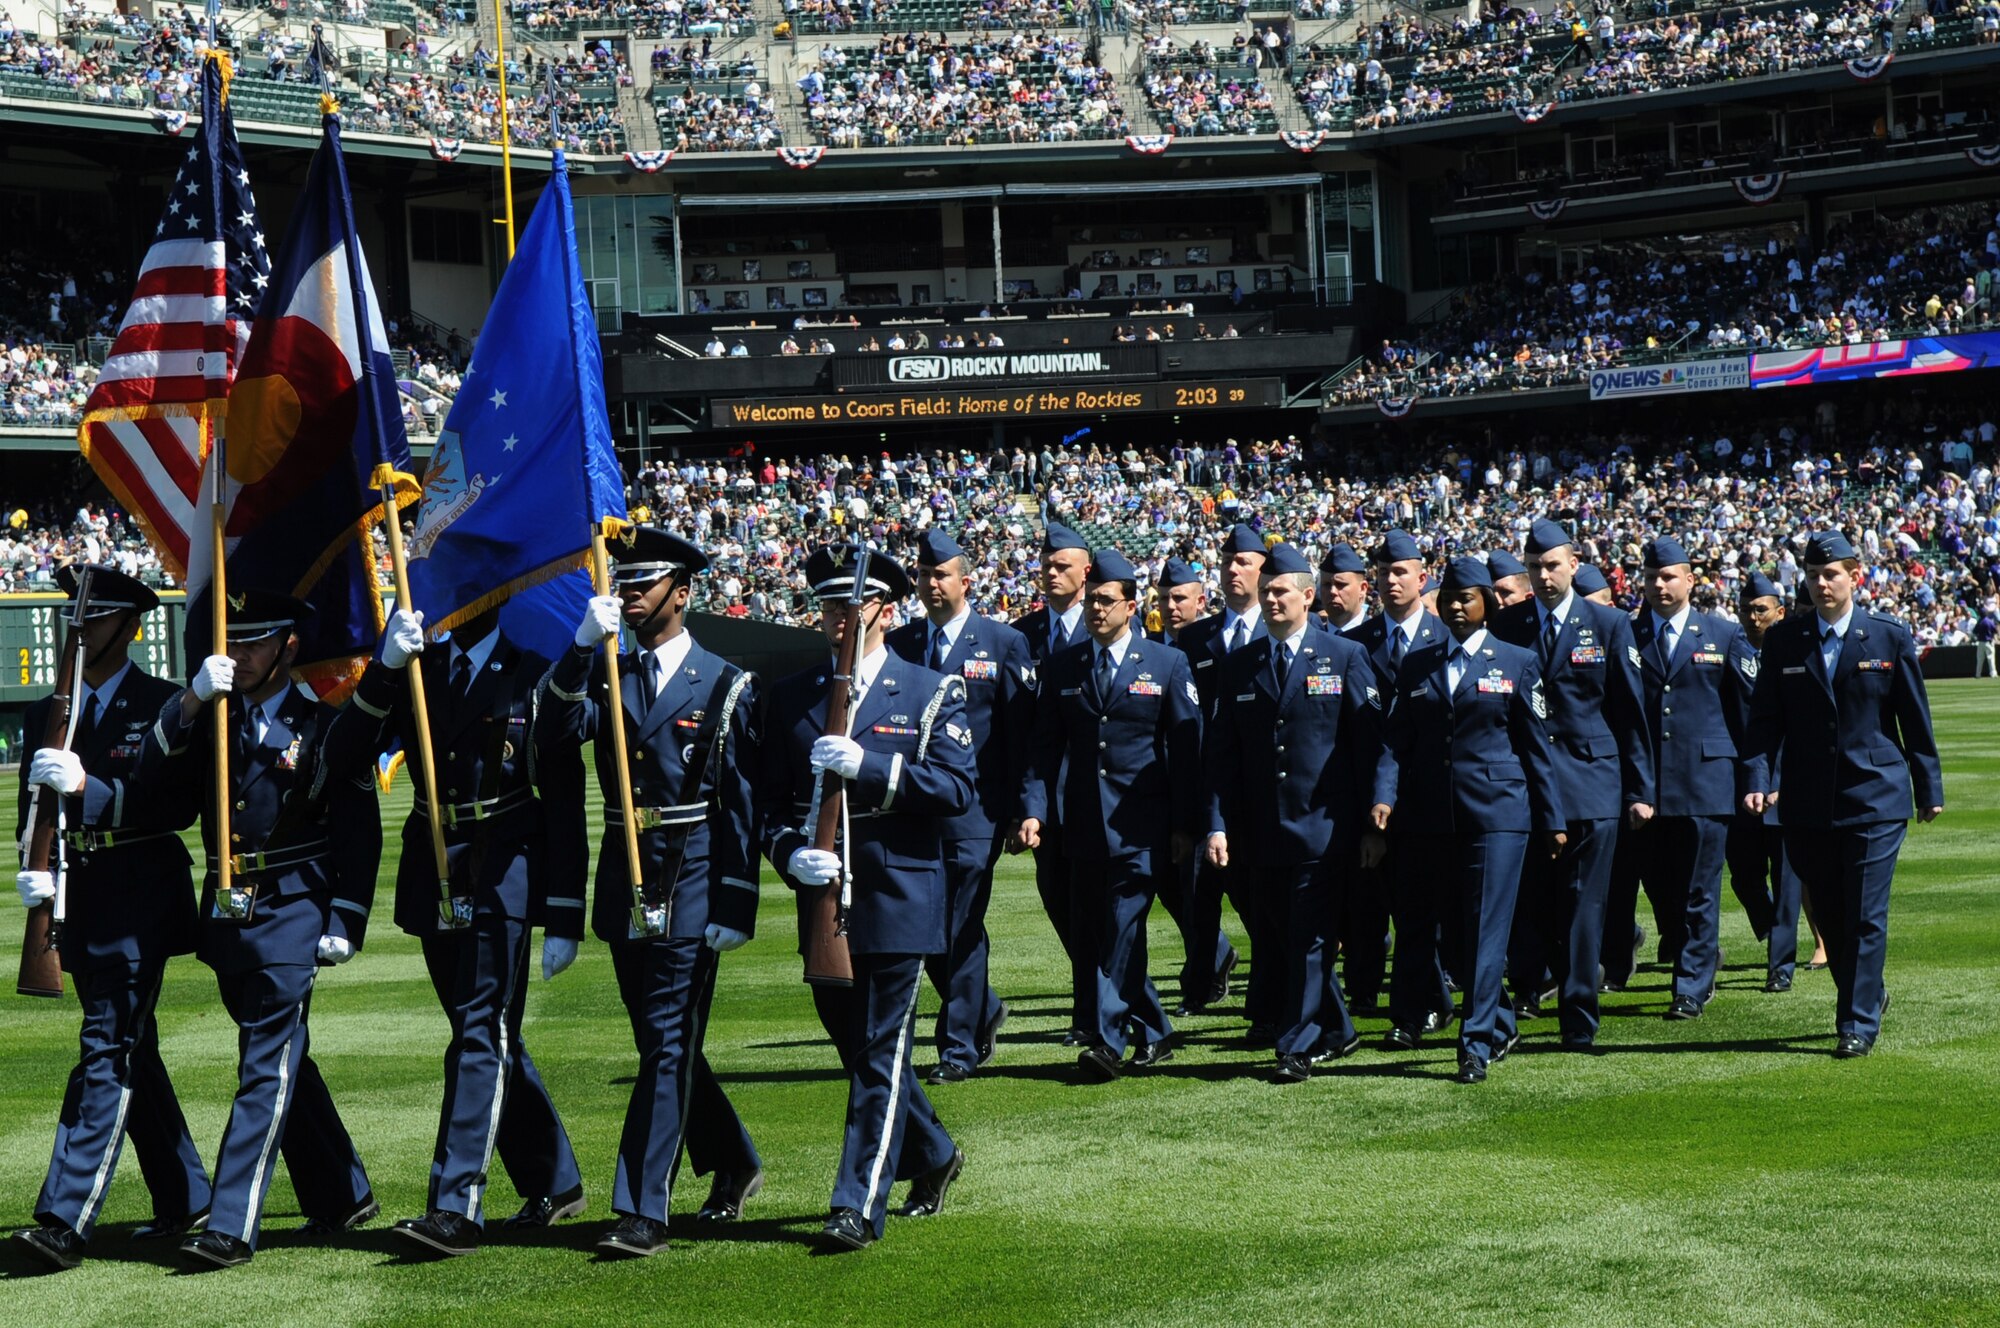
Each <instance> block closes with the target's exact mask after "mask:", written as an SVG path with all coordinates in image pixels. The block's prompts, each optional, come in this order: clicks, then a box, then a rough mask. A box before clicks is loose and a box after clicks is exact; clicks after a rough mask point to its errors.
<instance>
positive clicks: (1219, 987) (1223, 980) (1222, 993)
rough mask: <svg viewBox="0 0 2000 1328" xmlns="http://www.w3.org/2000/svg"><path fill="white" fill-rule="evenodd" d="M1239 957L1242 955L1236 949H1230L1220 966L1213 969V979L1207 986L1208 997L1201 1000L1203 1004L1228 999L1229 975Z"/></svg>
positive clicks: (1220, 1002) (1211, 1003) (1217, 1002)
mask: <svg viewBox="0 0 2000 1328" xmlns="http://www.w3.org/2000/svg"><path fill="white" fill-rule="evenodd" d="M1241 958H1242V956H1240V955H1238V954H1237V953H1236V951H1234V950H1231V951H1230V952H1229V957H1228V958H1226V959H1224V960H1223V961H1222V967H1221V968H1219V969H1217V970H1216V971H1215V981H1214V982H1211V983H1210V984H1209V986H1208V999H1206V1000H1204V1001H1203V1002H1202V1004H1203V1005H1204V1006H1209V1005H1220V1004H1222V1003H1223V1002H1224V1001H1226V1000H1228V999H1229V975H1230V974H1231V973H1234V972H1235V971H1236V965H1237V963H1238V962H1239V961H1240V959H1241Z"/></svg>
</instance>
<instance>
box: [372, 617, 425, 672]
mask: <svg viewBox="0 0 2000 1328" xmlns="http://www.w3.org/2000/svg"><path fill="white" fill-rule="evenodd" d="M382 637H383V640H382V662H383V663H384V664H387V665H388V666H389V667H390V668H392V669H402V668H408V667H409V664H410V661H411V660H412V659H414V658H415V657H416V656H418V655H421V654H423V653H424V614H423V610H422V609H419V610H417V611H416V612H415V613H410V612H407V611H406V610H403V609H397V610H396V611H395V612H394V613H392V614H390V615H389V626H388V630H387V631H385V632H383V634H382Z"/></svg>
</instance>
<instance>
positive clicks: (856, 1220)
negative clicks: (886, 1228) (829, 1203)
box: [819, 1208, 875, 1254]
mask: <svg viewBox="0 0 2000 1328" xmlns="http://www.w3.org/2000/svg"><path fill="white" fill-rule="evenodd" d="M819 1238H820V1243H821V1244H822V1245H823V1246H824V1247H825V1248H827V1249H829V1250H832V1251H833V1252H834V1253H836V1254H838V1253H840V1252H841V1251H843V1250H865V1249H867V1248H868V1247H869V1246H870V1245H873V1244H874V1243H875V1230H874V1228H873V1227H870V1226H869V1225H868V1223H867V1222H865V1221H863V1220H862V1217H861V1214H859V1213H857V1212H855V1211H854V1210H853V1209H852V1208H836V1209H834V1210H833V1215H832V1216H830V1217H828V1218H827V1219H826V1225H825V1226H823V1227H821V1228H820V1229H819Z"/></svg>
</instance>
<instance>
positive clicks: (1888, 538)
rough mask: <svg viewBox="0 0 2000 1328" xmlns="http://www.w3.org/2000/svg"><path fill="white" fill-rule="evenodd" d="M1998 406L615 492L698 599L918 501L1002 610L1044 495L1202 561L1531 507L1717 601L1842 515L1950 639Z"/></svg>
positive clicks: (743, 462)
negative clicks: (694, 586)
mask: <svg viewBox="0 0 2000 1328" xmlns="http://www.w3.org/2000/svg"><path fill="white" fill-rule="evenodd" d="M1703 420H1705V421H1706V423H1705V427H1704V425H1703ZM1996 420H2000V415H1996V413H1995V412H1994V411H1992V410H1990V409H1987V408H1985V407H1984V406H1982V405H1978V404H1976V403H1974V404H1966V403H1960V404H1956V405H1948V406H1933V407H1924V406H1919V405H1916V404H1914V403H1906V404H1893V403H1891V404H1885V405H1884V407H1883V410H1882V413H1881V415H1880V416H1879V417H1877V418H1875V419H1874V420H1872V421H1869V422H1867V423H1862V422H1859V421H1848V420H1844V419H1842V418H1841V416H1840V414H1839V413H1838V412H1837V411H1836V410H1834V409H1833V408H1832V407H1831V406H1830V405H1822V406H1821V407H1820V409H1819V410H1818V411H1816V412H1814V413H1813V414H1811V415H1810V416H1793V415H1790V414H1787V413H1786V412H1785V411H1783V410H1776V409H1773V410H1768V411H1761V412H1755V413H1751V412H1746V411H1743V410H1733V411H1729V412H1725V413H1724V415H1723V417H1722V418H1718V416H1717V415H1714V414H1711V415H1708V416H1706V417H1699V416H1697V417H1694V418H1692V419H1691V420H1689V421H1675V422H1674V424H1673V425H1672V426H1664V425H1662V426H1658V427H1652V428H1648V429H1645V430H1643V431H1641V430H1639V429H1610V428H1607V429H1605V430H1603V431H1601V432H1600V431H1596V430H1591V431H1585V432H1581V433H1578V432H1574V431H1562V432H1557V431H1556V430H1555V429H1554V428H1553V427H1551V429H1550V431H1549V432H1547V433H1536V434H1533V435H1530V436H1527V437H1520V438H1518V441H1516V442H1503V441H1501V440H1500V439H1499V438H1497V437H1495V436H1492V435H1491V434H1488V435H1485V436H1480V435H1478V434H1477V433H1476V432H1475V431H1459V432H1455V433H1440V434H1439V435H1437V436H1436V437H1434V438H1433V439H1432V440H1430V441H1429V442H1428V443H1427V444H1426V445H1424V446H1422V447H1414V448H1413V447H1410V446H1407V445H1403V444H1402V443H1401V442H1400V441H1399V439H1398V438H1396V437H1389V436H1384V437H1382V438H1381V439H1379V440H1376V443H1377V444H1379V445H1371V444H1366V443H1364V444H1362V445H1360V446H1351V447H1349V448H1347V449H1345V450H1344V451H1342V452H1341V453H1340V454H1338V455H1336V454H1335V452H1334V451H1333V450H1332V449H1331V448H1330V447H1328V446H1327V445H1326V444H1324V443H1319V442H1315V443H1310V444H1308V443H1304V442H1301V440H1299V439H1297V438H1295V437H1292V438H1283V439H1277V438H1274V439H1270V440H1268V441H1259V442H1252V443H1250V444H1248V445H1242V444H1239V443H1238V442H1237V441H1236V440H1234V439H1230V440H1227V441H1225V442H1223V443H1221V444H1220V445H1209V446H1203V445H1201V444H1199V443H1194V442H1190V441H1185V440H1179V439H1177V440H1174V443H1173V445H1171V446H1164V445H1158V444H1156V445H1153V446H1142V445H1140V444H1138V443H1136V442H1134V443H1132V444H1129V445H1126V446H1124V447H1120V448H1116V449H1104V450H1100V449H1098V448H1096V447H1092V446H1090V445H1089V444H1082V445H1080V446H1076V447H1054V446H1049V447H1044V448H1041V449H1039V450H1029V449H1016V450H1014V451H1012V452H1010V453H1008V454H1006V455H980V454H978V453H974V452H961V453H950V452H943V451H931V452H926V453H919V454H917V455H913V456H906V457H893V456H890V455H889V454H887V453H884V454H882V455H880V456H877V457H873V458H870V457H865V456H864V457H861V458H858V459H856V458H850V457H847V456H827V455H821V456H800V457H791V458H778V457H756V456H752V457H747V458H732V459H728V460H689V461H683V462H678V463H670V462H661V463H657V464H653V465H648V466H645V467H642V468H641V469H640V470H639V471H638V472H637V474H636V475H635V476H634V478H633V481H632V484H631V486H630V501H631V504H632V507H633V509H634V511H635V512H636V513H638V514H639V515H640V516H641V517H642V519H647V520H650V521H653V522H655V523H658V524H662V525H666V526H669V527H672V528H675V529H678V530H680V531H681V532H682V533H684V534H685V535H687V536H688V537H689V538H691V539H696V540H698V541H700V542H701V543H702V545H703V547H705V548H708V549H710V550H712V551H713V553H714V554H715V556H716V560H717V561H716V574H715V576H714V577H712V578H711V579H710V580H709V582H708V584H707V586H705V587H703V588H702V592H705V593H706V595H707V597H708V598H707V599H706V601H705V602H704V603H702V604H701V605H700V607H702V608H704V609H706V610H707V611H710V612H716V613H725V614H730V615H733V616H749V617H758V618H768V619H773V620H776V621H779V622H789V623H801V624H803V623H809V622H810V621H812V619H813V613H814V609H813V606H812V604H811V601H810V598H809V596H807V595H806V594H805V593H804V588H803V585H802V583H800V582H799V580H798V569H799V567H800V566H801V563H802V559H803V555H804V553H805V552H806V551H807V550H809V549H810V548H811V547H812V546H813V545H815V544H817V543H821V542H824V541H826V540H827V539H829V538H833V537H834V536H835V535H836V534H839V535H843V536H845V535H851V534H852V533H855V532H858V533H861V534H863V535H865V536H867V537H869V538H871V539H873V540H875V541H877V542H879V543H880V544H881V545H882V547H884V548H886V549H888V550H889V551H890V552H891V553H892V554H893V555H895V556H898V557H901V556H903V555H905V554H907V553H908V552H909V551H910V548H911V547H912V544H913V541H914V540H915V539H916V538H917V536H918V535H919V534H920V533H921V532H922V531H923V530H925V529H927V528H929V527H931V526H933V525H937V526H941V527H943V528H945V529H947V530H949V531H950V532H951V533H952V534H953V536H954V538H956V539H957V540H958V541H959V542H960V543H961V544H963V545H964V546H965V547H966V549H967V551H968V552H969V553H970V554H971V566H972V569H973V570H972V574H973V577H974V595H975V598H977V599H978V600H979V601H980V603H981V604H982V606H983V608H984V609H985V611H987V612H990V613H993V614H995V615H996V616H1000V617H1019V616H1020V615H1021V614H1022V613H1024V612H1025V611H1026V610H1027V609H1028V608H1029V607H1030V605H1031V604H1032V603H1033V602H1034V601H1035V599H1036V598H1037V595H1038V591H1037V588H1036V581H1035V576H1036V567H1037V562H1036V550H1037V547H1038V545H1037V541H1038V539H1039V531H1040V528H1041V522H1042V515H1043V514H1044V513H1046V514H1048V515H1051V516H1055V517H1057V518H1059V519H1062V520H1064V521H1065V522H1067V523H1069V524H1071V525H1073V526H1075V527H1076V528H1077V529H1078V530H1080V531H1082V532H1083V533H1084V535H1085V537H1086V538H1087V539H1088V540H1090V541H1091V542H1092V543H1093V544H1099V543H1102V544H1116V545H1117V546H1118V547H1120V548H1121V549H1123V550H1124V551H1125V552H1126V553H1127V554H1128V555H1129V556H1130V557H1132V558H1133V560H1134V561H1135V562H1139V563H1141V564H1142V575H1150V573H1151V571H1154V570H1157V568H1158V565H1159V564H1160V562H1161V561H1162V560H1163V559H1165V558H1166V557H1168V556H1173V555H1177V556H1181V557H1184V558H1187V559H1188V560H1189V561H1191V562H1192V563H1194V564H1195V565H1196V566H1197V568H1198V569H1200V570H1202V571H1203V572H1204V573H1205V575H1207V576H1209V577H1211V578H1212V577H1213V576H1214V575H1215V572H1216V569H1217V568H1218V567H1219V566H1220V561H1221V560H1220V559H1219V557H1218V554H1217V550H1218V548H1219V546H1220V543H1221V541H1222V540H1223V539H1224V537H1225V536H1226V534H1227V532H1228V530H1229V528H1230V527H1231V526H1232V525H1233V524H1234V523H1235V522H1237V521H1239V520H1247V521H1250V522H1252V523H1253V524H1255V525H1257V526H1258V527H1259V528H1260V529H1262V530H1264V531H1266V532H1267V533H1268V534H1269V535H1270V536H1271V537H1274V538H1275V537H1280V536H1282V537H1283V538H1285V539H1287V540H1290V541H1292V542H1293V543H1295V544H1297V545H1298V546H1299V547H1300V548H1301V549H1302V550H1304V551H1306V553H1307V554H1308V556H1309V557H1311V558H1313V559H1315V560H1317V559H1318V558H1319V557H1320V556H1322V555H1323V554H1324V553H1325V551H1326V550H1327V549H1328V548H1329V547H1330V546H1331V545H1333V544H1334V543H1336V542H1347V543H1350V544H1352V545H1353V546H1355V547H1356V548H1359V549H1363V550H1366V549H1368V548H1370V547H1372V546H1373V545H1374V543H1376V542H1377V541H1378V540H1379V538H1380V537H1381V535H1382V534H1383V533H1384V532H1386V531H1388V530H1389V529H1391V528H1394V527H1398V526H1400V527H1404V528H1407V529H1409V530H1411V531H1412V532H1413V533H1415V534H1416V535H1417V538H1418V540H1419V542H1420V543H1421V545H1422V546H1423V548H1424V551H1425V554H1426V556H1427V557H1428V558H1430V559H1431V560H1432V561H1434V562H1441V561H1442V560H1444V559H1445V558H1448V557H1452V556H1457V555H1459V554H1464V553H1478V554H1484V553H1486V552H1489V551H1491V550H1495V549H1504V550H1508V551H1517V550H1518V549H1519V547H1520V544H1521V540H1522V538H1523V536H1524V534H1525V532H1526V530H1527V529H1528V527H1529V526H1530V525H1532V524H1533V522H1534V520H1535V519H1536V518H1538V517H1541V516H1545V515H1547V516H1553V517H1556V518H1557V519H1560V520H1563V521H1567V522H1572V523H1574V524H1575V526H1576V528H1577V530H1578V532H1579V534H1580V535H1581V536H1582V538H1583V543H1584V549H1583V552H1584V555H1585V557H1586V560H1587V561H1591V562H1594V563H1597V564H1598V565H1599V566H1600V567H1601V568H1602V570H1603V571H1604V572H1605V574H1606V576H1607V578H1608V579H1609V580H1610V581H1611V584H1612V586H1613V588H1614V592H1615V593H1616V595H1617V597H1618V599H1619V602H1620V603H1622V604H1624V605H1625V606H1626V607H1631V606H1633V605H1635V604H1636V603H1637V602H1638V601H1637V583H1636V571H1635V569H1636V568H1637V567H1638V564H1639V557H1640V546H1641V544H1642V543H1643V541H1644V540H1645V539H1646V538H1648V537H1649V536H1650V535H1651V534H1652V533H1655V532H1658V531H1672V532H1674V533H1676V535H1677V536H1678V537H1679V538H1680V539H1681V541H1682V542H1683V543H1684V544H1685V545H1686V546H1687V547H1688V549H1689V550H1690V552H1691V553H1692V555H1693V557H1694V559H1695V562H1696V564H1697V573H1698V577H1699V582H1700V584H1699V588H1698V590H1697V592H1696V602H1697V603H1698V604H1699V606H1700V607H1702V608H1703V609H1704V610H1705V611H1717V612H1721V613H1724V614H1730V613H1732V612H1733V606H1734V605H1735V603H1736V598H1737V597H1736V593H1735V592H1736V589H1737V588H1738V587H1739V586H1740V585H1741V583H1742V579H1743V578H1744V576H1746V575H1747V574H1748V573H1749V572H1750V571H1751V570H1752V569H1756V570H1761V571H1764V572H1765V573H1767V574H1768V575H1770V576H1771V578H1772V579H1773V580H1774V581H1776V582H1777V583H1778V584H1779V585H1780V586H1782V587H1783V588H1784V589H1785V591H1786V593H1787V594H1792V593H1795V592H1796V590H1797V588H1798V585H1799V579H1800V575H1801V573H1800V563H1799V546H1800V544H1801V542H1802V541H1803V540H1804V538H1805V536H1806V534H1807V533H1808V532H1810V531H1811V530H1814V529H1817V528H1820V527H1823V526H1838V527H1840V528H1842V529H1844V530H1846V531H1847V532H1849V534H1850V537H1851V538H1852V539H1853V540H1854V542H1855V544H1856V545H1857V547H1858V548H1860V549H1861V551H1862V554H1863V557H1864V559H1865V560H1866V562H1867V565H1868V582H1867V586H1866V593H1867V595H1868V597H1869V602H1870V603H1871V604H1872V605H1873V607H1876V608H1879V609H1883V610H1885V611H1887V612H1891V613H1894V614H1897V615H1899V616H1901V617H1904V618H1905V619H1907V620H1908V621H1909V622H1910V623H1911V626H1912V628H1913V630H1914V631H1915V632H1916V633H1917V636H1918V639H1919V640H1920V641H1921V642H1922V643H1924V644H1958V643H1963V642H1966V641H1969V640H1973V639H1982V640H1990V639H1991V635H1992V633H1993V631H1994V626H1995V623H1996V622H2000V598H1997V597H1996V596H2000V582H1996V579H1995V578H1996V566H2000V484H1996V478H2000V470H1996V468H1997V467H2000V425H1996V423H1995V421H1996ZM1488 427H1489V428H1490V425H1489V426H1488ZM1683 428H1686V429H1695V428H1701V429H1702V431H1701V432H1699V433H1691V432H1681V430H1682V429H1683ZM1982 633H1984V635H1982Z"/></svg>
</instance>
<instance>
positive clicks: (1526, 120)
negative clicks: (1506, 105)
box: [1514, 101, 1556, 124]
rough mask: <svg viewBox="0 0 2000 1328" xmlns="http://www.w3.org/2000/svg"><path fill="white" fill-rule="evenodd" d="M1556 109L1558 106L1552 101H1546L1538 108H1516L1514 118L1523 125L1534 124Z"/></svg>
mask: <svg viewBox="0 0 2000 1328" xmlns="http://www.w3.org/2000/svg"><path fill="white" fill-rule="evenodd" d="M1555 108H1556V104H1555V103H1554V102H1552V101H1545V102H1543V103H1541V104H1540V105H1538V106H1516V107H1515V108H1514V118H1515V119H1516V120H1519V121H1520V122H1521V123H1522V124H1533V123H1535V122H1536V121H1537V120H1539V119H1541V118H1542V117H1543V116H1545V115H1547V114H1548V113H1549V112H1550V111H1553V110H1554V109H1555Z"/></svg>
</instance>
